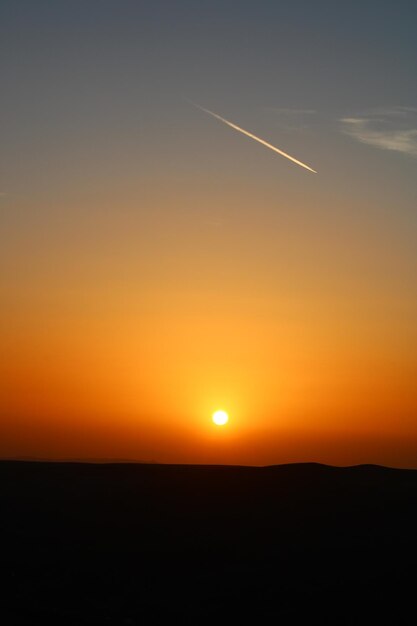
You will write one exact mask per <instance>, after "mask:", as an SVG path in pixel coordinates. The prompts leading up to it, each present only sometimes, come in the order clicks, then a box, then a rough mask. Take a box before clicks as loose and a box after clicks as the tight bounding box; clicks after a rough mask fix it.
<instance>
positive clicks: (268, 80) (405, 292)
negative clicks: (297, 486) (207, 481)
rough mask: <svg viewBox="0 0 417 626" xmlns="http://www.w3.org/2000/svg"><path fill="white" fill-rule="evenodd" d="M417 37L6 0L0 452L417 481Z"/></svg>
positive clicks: (414, 13) (207, 10)
mask: <svg viewBox="0 0 417 626" xmlns="http://www.w3.org/2000/svg"><path fill="white" fill-rule="evenodd" d="M416 20H417V7H416V4H415V2H411V1H405V0H399V1H397V2H395V3H394V2H388V1H384V0H381V1H380V2H378V3H376V2H374V1H370V0H364V1H361V2H356V1H354V2H350V3H335V2H327V1H324V0H323V1H321V0H317V1H316V2H314V3H313V2H309V1H307V0H300V1H294V0H293V1H291V2H290V1H282V2H276V1H272V0H257V1H256V2H255V1H245V0H240V1H239V2H237V1H227V0H223V1H222V2H219V1H217V0H212V1H211V2H202V3H197V2H191V1H186V0H178V1H175V0H171V1H170V2H168V1H166V2H164V1H162V0H154V1H153V2H140V1H129V0H118V1H117V2H116V1H115V0H90V1H89V2H85V0H84V1H82V2H81V1H79V0H72V2H64V1H63V0H54V1H52V0H48V1H46V0H38V1H37V2H33V1H32V0H31V1H30V2H29V1H26V0H19V1H16V0H2V2H1V3H0V81H1V83H0V84H1V99H0V137H1V142H0V354H1V357H0V457H2V458H15V457H19V458H20V457H35V458H58V459H61V458H66V459H67V458H76V459H130V460H139V461H146V462H147V461H157V462H164V463H237V464H254V465H266V464H273V463H287V462H302V461H318V462H323V463H330V464H336V465H350V464H356V463H381V464H385V465H393V466H401V467H417V385H416V374H417V280H416V279H417V276H416V274H417V271H416V270H417V245H416V235H417V212H416V207H417V182H416V180H417V178H416V175H417V82H416V80H415V78H416V74H417V39H416V37H415V24H416ZM193 102H195V103H197V104H198V105H199V106H200V107H203V109H207V110H209V111H213V112H214V113H216V114H217V115H219V116H221V117H222V118H225V119H227V120H229V121H231V122H232V123H233V124H235V125H237V126H239V127H240V128H243V129H244V130H246V131H247V132H250V133H252V134H254V135H256V136H257V137H260V138H262V139H263V140H265V141H266V142H268V143H270V144H272V145H273V146H275V147H277V148H279V149H280V150H282V151H284V152H286V153H289V154H290V155H291V156H293V157H295V158H296V159H297V160H300V161H301V162H303V163H306V164H308V165H309V166H310V167H311V168H313V169H314V170H316V171H317V174H314V173H312V172H310V171H307V170H305V169H303V168H302V167H300V166H299V165H297V164H296V163H293V162H291V161H289V160H288V159H286V158H284V157H283V156H281V155H279V154H276V153H274V152H273V151H272V150H270V149H268V148H267V147H266V146H264V145H260V144H259V143H256V142H255V141H253V140H252V139H251V138H248V137H247V136H243V134H242V133H239V132H237V131H236V130H235V129H233V128H231V127H230V126H227V125H226V124H224V123H222V122H221V121H220V120H219V119H217V118H214V117H213V116H212V115H209V114H207V113H206V112H205V111H204V110H202V109H201V108H198V107H197V106H195V105H194V104H193ZM217 409H223V410H225V411H227V412H228V414H229V418H230V420H229V423H228V424H227V426H224V427H217V426H214V425H213V423H212V421H211V415H212V413H213V411H215V410H217Z"/></svg>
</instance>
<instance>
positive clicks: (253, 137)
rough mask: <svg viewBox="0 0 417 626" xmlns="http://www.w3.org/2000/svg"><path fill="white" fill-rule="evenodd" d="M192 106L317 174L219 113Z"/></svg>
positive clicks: (197, 105)
mask: <svg viewBox="0 0 417 626" xmlns="http://www.w3.org/2000/svg"><path fill="white" fill-rule="evenodd" d="M192 104H193V105H194V106H196V107H197V108H198V109H200V110H201V111H204V112H205V113H208V114H209V115H212V116H213V117H215V118H216V119H218V120H220V121H221V122H223V124H227V126H230V128H234V129H235V130H237V131H238V132H239V133H243V135H246V136H247V137H250V138H251V139H254V140H255V141H257V142H258V143H261V144H262V145H263V146H266V147H267V148H270V149H271V150H273V151H274V152H277V153H278V154H280V155H281V156H283V157H285V158H286V159H289V160H290V161H292V162H293V163H296V164H297V165H300V166H301V167H304V169H306V170H308V171H309V172H313V173H314V174H317V172H316V170H313V169H312V168H311V167H309V166H308V165H306V164H305V163H302V162H301V161H299V160H298V159H295V158H294V157H292V156H291V155H289V154H287V153H286V152H284V151H283V150H280V149H279V148H276V147H275V146H273V145H272V144H270V143H268V142H267V141H265V140H264V139H261V138H260V137H257V136H256V135H252V133H249V132H248V131H247V130H244V129H243V128H240V126H236V124H233V123H232V122H229V120H225V119H224V117H221V116H220V115H217V113H213V111H209V110H208V109H205V108H204V107H202V106H200V105H199V104H196V103H195V102H192Z"/></svg>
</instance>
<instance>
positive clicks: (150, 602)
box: [0, 462, 417, 626]
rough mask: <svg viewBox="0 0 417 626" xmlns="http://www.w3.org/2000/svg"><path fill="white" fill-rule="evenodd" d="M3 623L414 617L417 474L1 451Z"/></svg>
mask: <svg viewBox="0 0 417 626" xmlns="http://www.w3.org/2000/svg"><path fill="white" fill-rule="evenodd" d="M0 497H1V510H2V514H1V518H0V519H1V522H0V525H1V568H2V571H3V580H4V582H3V583H2V586H1V596H2V599H1V609H0V610H1V613H0V620H1V622H2V623H3V624H5V625H7V626H9V625H16V626H17V625H18V626H25V625H28V624H30V625H32V624H54V625H57V626H58V625H59V626H67V625H74V626H83V625H87V624H88V625H92V624H94V625H96V624H97V625H98V624H117V625H119V624H131V625H135V624H141V625H142V624H143V625H146V626H147V625H149V624H172V623H174V622H175V623H178V624H190V625H191V624H192V625H193V626H199V625H205V624H228V625H232V624H241V623H242V624H243V623H245V624H254V625H258V624H260V625H263V624H284V625H292V624H306V625H307V624H308V625H311V624H317V625H320V626H321V625H323V624H332V625H339V624H343V625H344V624H351V625H355V626H356V625H358V624H366V625H367V626H369V625H372V626H373V625H374V624H375V625H379V624H392V625H395V626H397V625H400V624H414V623H415V621H416V619H417V618H416V615H417V612H416V611H417V610H416V604H415V602H416V600H415V597H416V596H415V594H416V589H417V586H416V571H417V558H416V557H417V471H414V470H396V469H387V468H382V467H377V466H365V465H363V466H357V467H351V468H334V467H328V466H323V465H316V464H300V465H298V464H295V465H282V466H275V467H265V468H253V467H232V466H229V467H227V466H226V467H224V466H221V467H219V466H174V465H143V464H138V465H129V464H108V465H89V464H78V463H75V464H69V463H30V462H1V463H0Z"/></svg>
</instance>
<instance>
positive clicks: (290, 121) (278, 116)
mask: <svg viewBox="0 0 417 626" xmlns="http://www.w3.org/2000/svg"><path fill="white" fill-rule="evenodd" d="M265 110H266V111H268V112H269V113H272V115H273V118H274V121H275V124H276V125H277V126H278V128H280V129H281V130H285V131H300V130H303V131H305V130H306V129H308V128H310V127H311V126H312V125H313V124H314V123H315V122H316V116H317V111H315V110H314V109H296V108H294V109H289V108H279V107H268V108H266V109H265Z"/></svg>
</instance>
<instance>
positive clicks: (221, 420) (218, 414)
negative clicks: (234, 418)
mask: <svg viewBox="0 0 417 626" xmlns="http://www.w3.org/2000/svg"><path fill="white" fill-rule="evenodd" d="M212 420H213V422H214V423H215V424H216V426H224V425H225V424H227V422H228V421H229V416H228V414H227V413H226V411H215V412H214V413H213V417H212Z"/></svg>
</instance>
